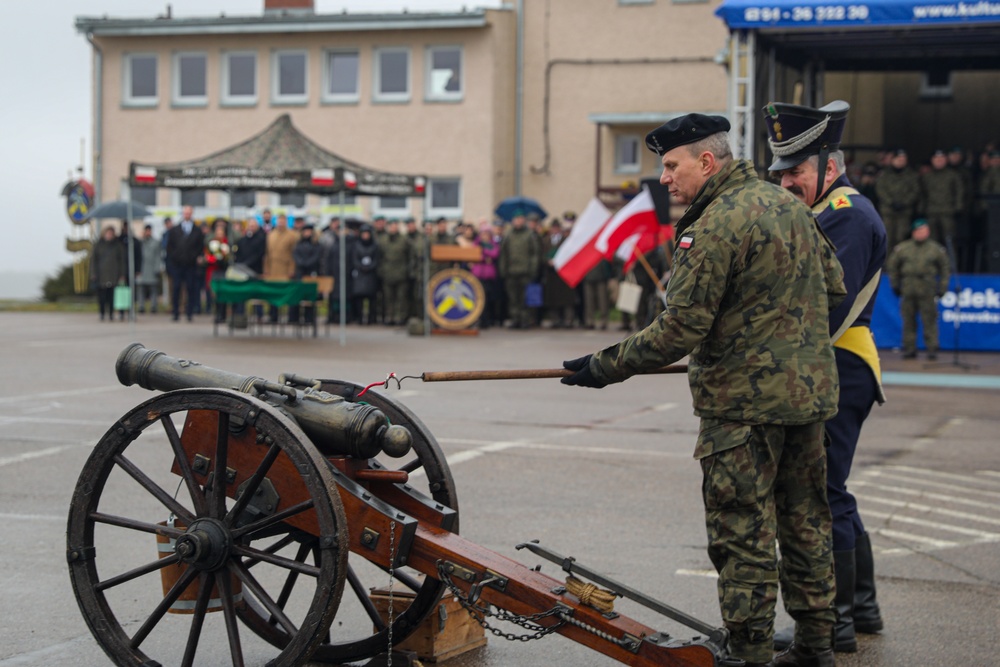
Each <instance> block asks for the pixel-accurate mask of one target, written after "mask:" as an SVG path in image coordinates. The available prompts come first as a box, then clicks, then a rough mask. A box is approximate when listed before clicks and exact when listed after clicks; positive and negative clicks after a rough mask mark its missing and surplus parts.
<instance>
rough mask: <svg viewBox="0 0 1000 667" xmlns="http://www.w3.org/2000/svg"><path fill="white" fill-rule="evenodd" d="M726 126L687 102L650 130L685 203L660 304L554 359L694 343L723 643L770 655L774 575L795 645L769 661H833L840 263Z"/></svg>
mask: <svg viewBox="0 0 1000 667" xmlns="http://www.w3.org/2000/svg"><path fill="white" fill-rule="evenodd" d="M728 130H729V122H728V121H727V120H726V119H725V118H723V117H721V116H704V115H702V114H689V115H686V116H683V117H681V118H678V119H675V120H672V121H670V122H668V123H666V124H664V125H662V126H661V127H659V128H657V129H656V130H654V131H652V132H651V133H650V134H649V135H647V137H646V145H647V146H648V147H649V148H650V149H651V150H653V151H655V152H656V153H657V154H658V155H660V157H661V162H662V164H663V174H662V175H661V176H660V182H661V183H663V184H664V185H666V186H667V187H668V189H669V190H670V194H671V197H672V198H673V200H674V201H676V202H678V203H683V204H689V207H688V209H687V211H686V212H685V213H684V215H683V217H681V219H680V220H679V221H678V222H677V230H676V234H675V239H677V244H676V254H675V256H674V263H673V273H672V275H671V278H670V281H669V283H668V284H667V296H666V298H667V308H666V310H665V311H664V312H663V313H661V314H660V316H659V317H658V318H657V319H656V320H655V321H654V322H653V323H652V324H651V325H650V326H649V327H647V328H646V329H644V330H642V331H640V332H638V333H636V334H634V335H632V336H631V337H629V338H627V339H625V340H624V341H622V342H620V343H618V344H616V345H613V346H611V347H608V348H606V349H604V350H601V351H600V352H597V353H596V354H593V355H588V356H586V357H582V358H580V359H574V360H572V361H567V362H564V363H563V366H564V367H565V368H568V369H569V370H572V371H574V373H573V375H570V376H568V377H566V378H563V380H562V382H563V383H564V384H570V385H579V386H585V387H596V388H600V387H604V386H606V385H607V384H610V383H613V382H621V381H623V380H625V379H627V378H629V377H630V376H632V375H635V374H639V373H643V372H645V371H651V370H653V369H656V368H659V367H660V366H663V365H664V364H669V363H673V362H675V361H678V360H679V359H681V358H682V357H684V356H686V355H689V354H690V362H689V366H688V380H689V383H690V386H691V393H692V396H693V399H694V410H695V414H696V415H698V416H699V417H701V428H700V433H699V436H698V443H697V445H696V447H695V457H696V458H697V459H699V460H700V462H701V468H702V473H703V482H702V489H703V500H704V503H705V514H706V527H707V532H708V543H709V544H708V552H709V557H710V558H711V560H712V563H713V564H714V565H715V568H716V569H717V570H718V572H719V583H718V592H719V605H720V609H721V613H722V619H723V623H724V624H725V627H726V628H727V630H728V631H729V633H730V640H729V651H730V655H731V656H732V657H734V658H738V659H742V660H745V661H746V662H747V664H748V665H770V664H771V658H772V655H773V644H772V635H773V632H774V616H775V604H776V600H777V594H778V586H779V581H780V585H781V589H782V594H783V597H784V600H785V606H786V608H787V609H788V611H789V613H790V614H791V615H792V617H793V618H794V619H795V620H796V622H797V624H798V626H799V628H800V635H799V637H797V639H799V640H800V642H801V650H800V653H799V654H796V655H795V656H788V655H785V656H781V655H779V656H778V658H777V660H778V661H777V662H775V663H774V664H781V665H817V666H819V667H827V666H828V665H833V651H832V648H831V638H832V634H833V624H834V609H833V596H834V590H833V589H834V579H833V562H832V553H831V549H832V547H831V541H832V540H831V530H832V526H831V523H832V522H831V518H830V509H829V506H828V505H827V496H826V456H825V452H824V449H823V421H825V420H826V419H829V418H830V417H832V416H833V415H834V414H835V413H836V410H837V407H836V406H837V395H838V383H837V369H836V365H835V363H834V353H833V347H832V345H831V343H830V333H829V322H828V318H829V314H830V312H829V311H830V309H831V308H833V307H834V306H835V305H837V304H838V303H839V302H840V300H842V299H843V297H844V295H845V289H844V284H843V273H842V270H841V267H840V264H839V263H838V262H837V259H836V257H835V256H834V251H833V248H832V246H831V245H830V243H829V242H828V241H827V239H826V237H825V236H824V235H823V234H822V232H821V231H820V229H819V226H818V225H817V223H816V221H815V220H814V219H813V217H812V215H811V214H810V212H809V209H808V208H806V207H805V206H804V205H803V204H802V203H801V202H799V201H797V200H796V199H795V198H794V197H793V196H792V195H791V194H789V193H787V192H785V191H784V190H782V189H781V188H779V187H777V186H775V185H772V184H769V183H766V182H764V181H762V180H760V179H758V178H757V175H756V173H755V172H754V169H753V165H752V164H751V163H749V162H747V161H743V160H740V161H735V160H733V158H732V154H731V152H730V149H729V139H728V134H727V131H728ZM779 542H780V545H781V553H782V556H783V558H782V561H781V565H780V567H779V564H778V558H777V546H778V543H779ZM800 658H801V659H800Z"/></svg>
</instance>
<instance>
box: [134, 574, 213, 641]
mask: <svg viewBox="0 0 1000 667" xmlns="http://www.w3.org/2000/svg"><path fill="white" fill-rule="evenodd" d="M196 576H198V570H196V569H194V568H193V567H188V568H187V569H186V570H184V574H182V575H181V576H180V577H178V578H177V581H175V582H174V585H173V586H172V587H171V588H170V590H169V591H167V594H166V595H164V596H163V599H162V600H160V604H158V605H156V609H154V610H153V613H151V614H150V615H149V618H147V619H146V621H145V623H143V624H142V627H140V628H139V630H138V631H137V632H136V633H135V634H134V635H132V639H131V640H130V641H129V645H130V646H131V647H132V648H139V646H140V645H141V644H142V642H143V641H144V640H145V639H146V637H148V636H149V633H150V632H152V631H153V628H155V627H156V624H157V623H159V622H160V619H162V618H163V615H164V614H166V613H167V610H168V609H170V605H172V604H173V603H174V602H176V601H177V598H179V597H180V595H181V593H183V592H184V589H185V588H187V587H188V584H190V583H191V582H192V581H194V578H195V577H196Z"/></svg>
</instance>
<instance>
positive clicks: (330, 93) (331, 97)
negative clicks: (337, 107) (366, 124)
mask: <svg viewBox="0 0 1000 667" xmlns="http://www.w3.org/2000/svg"><path fill="white" fill-rule="evenodd" d="M359 61H360V57H359V56H358V52H357V51H327V52H326V57H325V58H324V59H323V101H324V102H333V103H338V102H341V103H343V102H357V101H358V99H359V93H358V63H359Z"/></svg>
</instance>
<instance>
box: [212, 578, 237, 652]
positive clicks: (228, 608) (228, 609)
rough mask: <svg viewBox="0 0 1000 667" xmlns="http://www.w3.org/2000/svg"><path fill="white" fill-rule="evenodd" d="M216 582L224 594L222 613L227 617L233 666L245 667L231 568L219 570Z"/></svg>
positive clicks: (227, 631)
mask: <svg viewBox="0 0 1000 667" xmlns="http://www.w3.org/2000/svg"><path fill="white" fill-rule="evenodd" d="M215 583H216V585H217V586H218V587H219V592H220V593H221V594H222V615H223V616H224V617H225V619H226V636H227V637H228V638H229V650H230V652H231V653H232V657H233V667H243V645H242V644H241V643H240V627H239V624H237V623H236V605H234V604H233V582H232V579H230V577H229V570H227V569H222V570H218V571H217V572H216V573H215Z"/></svg>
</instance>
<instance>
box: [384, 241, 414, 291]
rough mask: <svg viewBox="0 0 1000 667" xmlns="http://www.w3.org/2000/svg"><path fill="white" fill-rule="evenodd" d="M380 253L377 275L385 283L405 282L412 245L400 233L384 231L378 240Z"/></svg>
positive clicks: (410, 260)
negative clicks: (383, 235)
mask: <svg viewBox="0 0 1000 667" xmlns="http://www.w3.org/2000/svg"><path fill="white" fill-rule="evenodd" d="M378 248H379V252H381V253H382V257H381V261H380V262H379V277H380V278H382V280H384V281H385V282H387V283H402V282H406V279H407V278H408V277H409V273H410V265H411V263H412V257H411V254H412V253H413V247H412V246H411V245H410V242H409V240H407V238H406V237H405V236H403V235H402V234H398V233H397V234H389V233H386V235H385V237H384V238H382V239H381V240H379V242H378Z"/></svg>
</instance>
